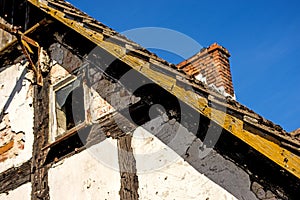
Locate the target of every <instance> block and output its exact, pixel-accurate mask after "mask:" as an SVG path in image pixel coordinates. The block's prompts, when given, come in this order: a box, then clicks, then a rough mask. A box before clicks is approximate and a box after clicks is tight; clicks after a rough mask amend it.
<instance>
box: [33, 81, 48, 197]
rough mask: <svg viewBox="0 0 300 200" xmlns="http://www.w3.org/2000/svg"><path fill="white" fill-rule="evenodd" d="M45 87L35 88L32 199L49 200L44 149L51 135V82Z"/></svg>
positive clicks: (46, 83) (46, 82)
mask: <svg viewBox="0 0 300 200" xmlns="http://www.w3.org/2000/svg"><path fill="white" fill-rule="evenodd" d="M48 79H49V78H48V77H46V78H45V79H44V80H45V81H44V83H45V84H44V86H43V87H39V86H37V85H36V86H34V100H33V101H34V102H33V105H34V106H33V107H34V143H33V157H32V163H31V171H32V174H31V181H32V191H31V198H32V199H49V198H50V197H49V186H48V169H49V166H44V162H45V158H46V154H47V151H42V148H43V147H44V146H45V145H46V144H47V142H48V134H49V81H48Z"/></svg>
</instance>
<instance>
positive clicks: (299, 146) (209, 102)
mask: <svg viewBox="0 0 300 200" xmlns="http://www.w3.org/2000/svg"><path fill="white" fill-rule="evenodd" d="M28 2H30V3H31V4H33V5H34V6H36V7H38V8H39V9H41V10H42V11H44V12H45V13H47V14H49V15H51V16H52V17H53V18H55V19H57V20H58V21H60V22H61V23H63V24H64V25H66V26H68V27H70V28H71V29H73V30H75V31H76V32H78V33H80V34H81V35H82V36H84V37H85V38H87V39H88V40H90V41H92V42H93V43H95V44H97V45H98V46H99V47H101V48H102V49H104V50H106V51H107V52H109V53H110V54H112V55H113V56H115V57H116V58H118V59H120V60H122V61H123V62H124V63H126V64H128V65H129V66H130V67H132V68H133V69H135V70H137V71H138V72H140V73H141V74H143V75H145V76H146V77H147V78H149V79H150V80H152V81H153V82H155V83H156V84H158V85H159V86H161V87H162V88H164V89H166V90H167V91H169V92H170V93H171V94H173V95H174V96H176V97H177V98H178V99H180V100H182V101H183V102H186V103H187V104H188V105H189V106H190V107H192V108H193V109H195V110H196V111H198V112H199V113H200V114H201V115H203V116H206V117H208V118H209V119H210V120H212V121H214V122H215V123H217V124H218V125H219V126H221V127H222V128H223V129H225V130H227V131H228V132H230V133H232V134H233V135H235V136H236V137H238V138H239V139H241V140H242V141H244V142H245V143H247V144H248V145H249V146H251V147H253V148H254V149H256V150H257V151H258V152H260V153H261V154H263V155H265V156H266V157H268V158H269V159H270V160H272V161H273V162H275V163H277V164H278V165H280V166H281V167H282V168H284V169H285V170H287V171H289V172H290V173H292V174H294V175H295V176H297V177H298V178H300V140H299V138H297V137H296V135H297V134H296V135H292V134H290V133H287V132H286V131H285V130H283V129H282V128H281V127H280V126H279V125H276V124H274V123H272V122H271V121H269V120H266V119H264V118H263V117H262V116H260V115H258V114H257V113H255V112H253V111H252V110H251V109H249V108H247V107H246V106H243V105H242V104H240V103H239V102H237V101H235V100H233V99H231V98H225V97H224V96H222V95H220V94H218V93H217V92H216V91H213V90H212V89H211V88H209V87H208V86H207V85H205V84H203V83H202V82H200V81H198V80H196V79H195V78H193V76H188V75H187V74H185V73H184V72H183V71H182V70H181V69H178V68H177V67H176V66H175V65H174V64H171V63H169V62H167V61H165V60H163V59H161V58H159V57H158V56H157V55H155V54H153V53H151V52H150V51H148V50H147V49H145V48H143V47H141V46H140V45H138V44H137V43H135V42H133V41H131V40H129V39H127V38H126V37H124V36H123V35H120V34H119V33H117V32H116V31H114V30H113V29H111V28H109V27H108V26H106V25H104V24H102V23H100V22H98V21H97V20H95V19H93V18H92V17H90V16H88V15H87V14H86V13H84V12H82V11H80V10H78V9H77V8H75V7H74V6H72V5H71V4H70V3H68V2H65V1H62V0H58V1H57V0H56V1H53V0H28ZM216 48H221V47H216ZM0 54H1V53H0ZM228 54H229V53H228ZM188 88H192V89H193V90H190V89H188ZM187 100H188V101H187ZM219 107H223V108H224V107H225V108H226V111H224V110H223V109H219Z"/></svg>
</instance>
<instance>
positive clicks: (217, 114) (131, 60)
mask: <svg viewBox="0 0 300 200" xmlns="http://www.w3.org/2000/svg"><path fill="white" fill-rule="evenodd" d="M29 2H31V3H32V4H33V5H35V6H37V7H39V8H41V9H42V10H44V11H45V12H46V13H48V14H49V15H51V16H52V17H54V18H55V19H57V20H58V21H60V22H62V23H63V24H65V25H66V26H68V27H70V28H72V29H73V30H75V31H76V32H78V33H80V34H81V35H83V36H84V37H86V38H87V39H89V40H90V41H92V42H93V43H95V44H97V45H98V46H100V47H101V48H103V49H104V50H106V51H107V52H109V53H111V54H112V55H113V56H115V57H116V58H119V59H120V60H122V61H123V62H124V63H126V64H128V65H129V66H131V67H132V68H133V69H135V70H137V71H139V72H140V73H142V74H143V75H145V76H146V77H148V78H149V79H151V80H152V81H153V82H155V83H156V84H158V85H160V86H161V87H162V88H164V89H166V90H168V91H169V92H170V93H172V94H173V95H174V96H176V97H177V98H178V99H180V100H181V101H183V102H185V103H187V104H188V105H190V106H191V107H193V108H194V109H195V110H197V111H198V112H199V113H200V114H202V115H204V116H206V117H208V118H209V119H211V120H212V121H214V122H216V123H217V124H218V125H220V126H221V127H223V128H224V129H225V130H227V131H229V132H230V133H232V134H233V135H235V136H236V137H238V138H240V139H241V140H242V141H244V142H245V143H247V144H248V145H250V146H251V147H253V148H254V149H256V150H257V151H258V152H260V153H261V154H263V155H265V156H266V157H268V158H269V159H271V160H272V161H274V162H275V163H277V164H278V165H279V166H281V167H282V168H284V169H286V170H287V171H289V172H290V173H292V174H293V175H295V176H296V177H298V178H300V157H299V156H297V155H296V154H294V153H292V152H290V151H289V150H287V149H285V148H283V147H281V146H280V145H279V144H276V143H275V142H272V141H270V140H268V139H266V138H264V137H262V136H259V135H257V134H254V133H251V132H249V131H247V130H244V129H243V123H244V122H243V121H242V120H240V119H238V118H236V117H234V116H231V115H229V114H226V113H225V112H222V111H220V110H216V109H213V108H211V107H209V105H208V100H207V99H206V98H203V97H201V96H199V95H197V94H195V93H194V92H192V91H190V90H185V89H184V88H181V87H178V86H177V85H176V79H175V78H172V77H170V76H167V75H165V74H162V73H160V72H157V71H155V70H152V69H150V68H149V67H148V66H147V62H145V61H143V60H141V59H139V58H137V57H133V56H130V55H126V54H125V52H126V49H125V48H123V47H121V46H118V45H117V44H114V43H111V42H109V41H104V40H103V38H104V36H103V35H102V34H101V33H98V32H95V31H92V30H89V29H87V28H84V27H83V26H82V25H81V24H80V23H79V22H77V21H74V20H70V19H67V18H65V17H64V13H63V12H61V11H58V10H55V9H53V8H51V7H48V6H47V4H45V3H43V2H42V1H37V0H29Z"/></svg>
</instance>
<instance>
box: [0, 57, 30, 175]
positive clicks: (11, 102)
mask: <svg viewBox="0 0 300 200" xmlns="http://www.w3.org/2000/svg"><path fill="white" fill-rule="evenodd" d="M32 77H33V73H32V72H31V71H27V69H26V64H24V63H18V64H15V65H12V66H10V67H7V68H6V69H4V70H3V71H1V73H0V84H1V83H5V84H3V85H1V87H0V97H1V98H0V109H1V111H3V115H2V116H1V118H3V119H4V116H5V115H7V117H8V119H7V120H9V129H7V131H10V133H11V134H17V137H21V139H20V138H19V139H20V140H23V141H24V142H25V144H24V147H23V148H24V149H23V150H21V151H19V152H18V155H16V156H15V157H14V158H12V159H7V160H5V161H4V162H0V172H3V171H5V170H6V169H8V168H10V167H13V166H20V165H21V164H22V163H24V162H26V161H27V160H29V159H30V158H31V157H32V144H33V107H32V103H33V87H32V84H31V82H32V81H31V80H32ZM2 126H3V124H2ZM7 131H6V132H7ZM20 133H22V135H19V134H20ZM7 137H10V136H7ZM16 139H18V138H16ZM21 149H22V148H21Z"/></svg>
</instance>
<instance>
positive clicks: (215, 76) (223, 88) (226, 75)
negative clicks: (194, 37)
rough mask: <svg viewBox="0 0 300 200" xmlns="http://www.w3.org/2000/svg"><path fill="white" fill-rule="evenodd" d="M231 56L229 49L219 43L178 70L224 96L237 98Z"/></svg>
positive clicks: (186, 62) (184, 63)
mask: <svg viewBox="0 0 300 200" xmlns="http://www.w3.org/2000/svg"><path fill="white" fill-rule="evenodd" d="M229 57H230V54H229V52H228V50H227V49H225V48H224V47H222V46H220V45H219V44H217V43H214V44H212V45H211V46H209V47H207V48H203V49H201V51H200V52H199V53H197V54H196V55H194V56H192V57H191V58H189V59H187V60H185V61H183V62H181V63H179V64H178V65H177V68H178V69H181V70H183V71H184V72H185V73H186V74H187V75H190V76H194V77H195V78H196V79H198V80H200V81H202V82H204V83H206V84H208V85H209V86H211V87H214V88H216V89H217V90H218V91H219V92H220V93H222V94H223V95H224V96H231V97H233V98H235V95H234V90H233V84H232V78H231V71H230V65H229Z"/></svg>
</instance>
